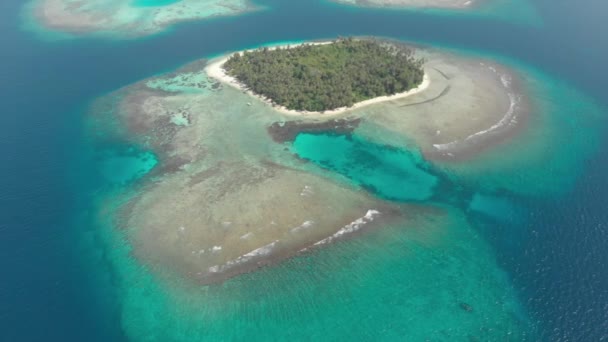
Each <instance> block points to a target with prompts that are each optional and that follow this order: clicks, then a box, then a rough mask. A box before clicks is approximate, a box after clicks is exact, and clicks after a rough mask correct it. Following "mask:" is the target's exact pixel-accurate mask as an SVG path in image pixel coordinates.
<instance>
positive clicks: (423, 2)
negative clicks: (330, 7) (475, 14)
mask: <svg viewBox="0 0 608 342" xmlns="http://www.w3.org/2000/svg"><path fill="white" fill-rule="evenodd" d="M333 1H335V2H339V3H343V4H348V5H354V6H366V7H394V8H399V7H402V8H406V7H414V8H449V9H464V8H470V7H471V5H473V4H474V3H477V0H333Z"/></svg>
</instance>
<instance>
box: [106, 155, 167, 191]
mask: <svg viewBox="0 0 608 342" xmlns="http://www.w3.org/2000/svg"><path fill="white" fill-rule="evenodd" d="M157 163H158V160H157V159H156V157H155V156H154V154H153V153H151V152H140V151H136V150H135V149H134V148H129V149H126V150H124V151H104V152H103V153H102V156H101V160H99V169H100V173H101V175H102V176H103V177H104V178H105V181H106V182H108V183H109V184H113V185H122V186H124V185H127V184H129V183H130V182H133V181H135V180H137V179H139V178H141V177H143V176H144V175H146V174H147V173H148V172H150V170H152V169H153V168H154V166H156V164H157Z"/></svg>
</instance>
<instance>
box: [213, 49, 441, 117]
mask: <svg viewBox="0 0 608 342" xmlns="http://www.w3.org/2000/svg"><path fill="white" fill-rule="evenodd" d="M332 43H333V42H313V43H300V44H290V45H277V46H272V47H269V49H271V50H274V49H277V48H279V47H287V46H290V47H295V46H299V45H302V44H310V45H326V44H332ZM245 51H251V50H245ZM243 52H244V51H238V52H235V53H239V54H241V53H243ZM230 56H232V54H229V55H226V56H223V57H219V58H218V59H216V60H214V61H212V62H210V63H209V64H208V65H207V66H206V67H205V72H206V73H207V75H208V76H209V77H211V78H214V79H216V80H218V81H220V82H222V83H223V84H226V85H229V86H231V87H233V88H235V89H237V90H240V91H243V92H245V93H247V94H248V95H250V96H251V97H254V98H256V99H258V100H260V101H262V102H264V103H266V104H267V105H270V106H271V107H272V108H273V109H274V110H276V111H278V112H280V113H283V114H287V115H291V116H305V117H311V118H312V117H324V118H327V117H330V116H337V115H340V114H344V113H346V112H349V111H352V110H355V109H359V108H362V107H366V106H369V105H372V104H377V103H381V102H386V101H392V100H397V99H402V98H405V97H408V96H412V95H414V94H418V93H420V92H422V91H424V90H425V89H427V88H428V87H429V85H430V83H431V80H430V78H429V76H428V74H427V73H426V72H425V73H424V78H423V80H422V83H420V84H419V85H418V87H416V88H413V89H410V90H408V91H405V92H402V93H397V94H393V95H385V96H378V97H374V98H372V99H368V100H364V101H360V102H357V103H355V104H353V105H352V106H350V107H341V108H336V109H332V110H327V111H324V112H311V111H299V110H293V109H288V108H286V107H284V106H280V105H277V104H275V103H274V102H272V100H270V99H268V98H266V97H264V96H262V95H259V94H256V93H254V92H253V91H252V90H250V89H249V88H248V87H247V86H245V85H244V84H242V83H241V82H239V81H238V80H237V79H236V78H235V77H232V76H230V75H228V74H227V73H226V70H225V69H224V68H223V65H224V64H225V63H226V61H228V59H229V58H230Z"/></svg>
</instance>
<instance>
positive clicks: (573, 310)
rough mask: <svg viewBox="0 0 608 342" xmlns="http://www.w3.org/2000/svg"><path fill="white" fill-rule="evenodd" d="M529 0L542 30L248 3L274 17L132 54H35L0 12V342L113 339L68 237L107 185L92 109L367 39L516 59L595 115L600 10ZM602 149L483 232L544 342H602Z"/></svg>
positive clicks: (607, 328)
mask: <svg viewBox="0 0 608 342" xmlns="http://www.w3.org/2000/svg"><path fill="white" fill-rule="evenodd" d="M530 1H531V2H532V3H533V5H534V6H535V7H536V9H537V11H538V13H539V16H540V18H542V21H543V24H542V25H537V26H529V25H520V24H516V23H510V21H508V20H498V19H490V18H469V17H463V16H438V15H433V14H413V13H411V12H400V11H386V10H365V11H364V10H358V9H352V8H347V7H341V6H335V5H328V4H326V3H324V2H319V1H317V0H299V1H280V0H259V1H257V2H258V3H260V4H267V5H269V7H270V8H271V9H270V10H267V11H262V12H256V13H251V14H247V15H244V16H238V17H231V18H218V19H213V20H209V21H206V22H194V23H188V24H183V25H179V26H178V27H176V28H175V29H173V30H171V31H170V32H168V33H164V34H161V35H157V36H153V37H150V38H144V39H138V40H130V41H112V40H102V39H78V40H66V41H44V40H40V39H38V38H36V37H35V36H34V35H32V34H30V33H28V32H23V31H21V30H20V28H19V27H20V21H21V17H20V11H21V6H22V2H21V1H15V0H5V1H3V2H1V3H0V39H1V41H2V48H1V51H0V98H1V99H2V104H3V107H2V110H1V112H0V270H1V272H2V277H1V278H0V341H120V340H122V339H124V336H123V333H122V331H121V328H120V323H119V321H120V317H119V316H118V315H119V311H118V310H117V308H116V307H115V305H114V303H113V301H114V297H113V296H114V294H113V293H111V292H109V291H108V293H103V290H101V291H100V290H99V289H96V290H95V291H94V290H93V288H94V287H95V285H96V284H97V281H98V280H97V279H96V278H95V279H93V278H92V276H91V275H92V272H91V270H89V269H86V267H84V266H83V265H85V264H86V263H84V262H83V261H82V260H80V257H81V254H80V253H79V251H78V250H77V248H75V247H74V245H75V242H74V236H76V235H78V234H76V233H77V232H78V233H81V232H82V231H86V230H87V229H91V228H90V227H86V226H81V225H79V224H78V223H79V222H82V221H81V220H80V218H81V217H83V216H86V215H87V214H90V213H89V211H90V210H92V208H91V203H90V201H91V198H92V197H93V196H94V195H95V192H96V191H97V190H98V189H99V187H100V186H103V184H101V181H100V180H98V179H99V178H98V177H97V176H98V175H97V174H96V170H95V169H94V166H93V164H92V163H90V161H88V160H86V159H84V158H83V157H82V156H84V155H86V153H85V151H84V149H86V148H87V147H86V144H85V143H84V142H83V139H84V137H83V134H84V133H83V120H84V115H85V113H86V108H87V105H88V104H89V103H90V101H92V100H93V99H94V98H96V97H98V96H100V95H103V94H106V93H108V92H110V91H112V90H115V89H117V88H119V87H122V86H125V85H128V84H130V83H133V82H136V81H137V80H139V79H142V78H145V77H147V76H150V75H153V74H157V73H160V72H163V71H166V70H170V69H173V68H175V67H177V66H179V65H181V64H184V63H186V62H188V61H191V60H194V59H197V58H201V57H204V56H209V55H216V54H220V53H222V52H225V51H229V50H240V49H242V48H244V47H251V46H257V45H260V44H263V43H267V42H272V41H288V40H305V39H320V38H332V37H335V36H338V35H377V36H386V37H392V38H398V39H403V40H412V39H413V40H416V41H425V42H432V43H438V44H441V45H448V46H455V47H462V48H470V49H474V50H482V51H487V52H490V53H493V54H498V55H504V56H508V57H510V58H514V59H516V60H519V61H522V62H525V63H527V64H530V65H533V66H535V67H537V68H539V69H541V70H543V71H545V72H547V73H548V74H551V75H553V76H556V77H559V78H562V79H564V80H566V81H568V82H569V83H570V84H572V86H573V87H576V88H577V89H579V90H582V91H584V92H585V93H587V94H588V95H590V96H592V97H593V98H594V99H595V100H596V101H597V102H598V103H599V104H600V106H602V107H603V108H604V112H606V108H608V95H607V94H606V89H608V71H607V69H606V61H608V38H606V35H605V33H606V32H608V21H606V16H607V15H608V2H606V1H602V0H581V1H566V0H557V1H554V0H530ZM311 23H314V24H313V25H311ZM573 115H575V114H574V113H573ZM602 144H603V145H602V146H600V147H599V148H598V153H596V154H595V155H594V157H593V158H592V159H591V160H588V161H587V163H586V165H585V166H584V173H583V175H582V176H581V177H580V179H579V180H578V181H577V183H576V186H575V187H574V188H573V189H571V190H568V192H567V194H566V195H565V196H560V197H559V198H556V199H554V200H553V199H550V198H542V199H538V200H526V202H525V206H524V207H523V209H522V210H523V212H522V213H521V215H522V216H525V217H526V220H524V221H523V222H525V223H521V224H515V225H514V224H507V223H505V224H502V225H501V224H496V225H494V226H493V227H492V229H489V228H480V229H481V233H482V235H483V236H484V237H485V238H486V239H487V240H488V241H489V242H490V243H491V244H492V246H493V247H494V252H495V253H496V255H497V258H498V260H499V263H500V265H501V266H502V267H503V268H504V269H505V270H506V271H507V272H508V274H509V275H510V277H511V278H512V281H513V282H514V284H515V287H516V289H517V290H518V292H519V293H520V299H521V301H522V303H523V304H524V305H525V306H526V308H527V309H528V311H529V312H531V313H532V315H533V317H534V318H535V319H538V320H539V322H540V324H539V325H540V326H542V331H541V336H542V337H543V338H544V339H545V340H547V341H600V340H608V250H607V248H606V246H607V243H608V210H606V204H607V203H608V142H606V140H605V139H602ZM553 148H554V149H555V151H553V153H560V148H561V147H560V146H559V145H557V146H553ZM102 259H103V257H102ZM99 272H101V273H103V272H104V270H100V271H99ZM106 278H107V279H110V280H108V281H111V275H108V276H107V277H106ZM106 278H104V279H106ZM100 292H101V293H100ZM92 293H95V295H92Z"/></svg>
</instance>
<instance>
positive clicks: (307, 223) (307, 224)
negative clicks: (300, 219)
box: [290, 221, 315, 233]
mask: <svg viewBox="0 0 608 342" xmlns="http://www.w3.org/2000/svg"><path fill="white" fill-rule="evenodd" d="M314 224H315V221H304V223H302V224H301V225H299V226H297V227H294V228H291V230H290V231H291V232H292V233H297V232H299V231H302V230H306V229H308V228H310V227H312V226H313V225H314Z"/></svg>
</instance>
